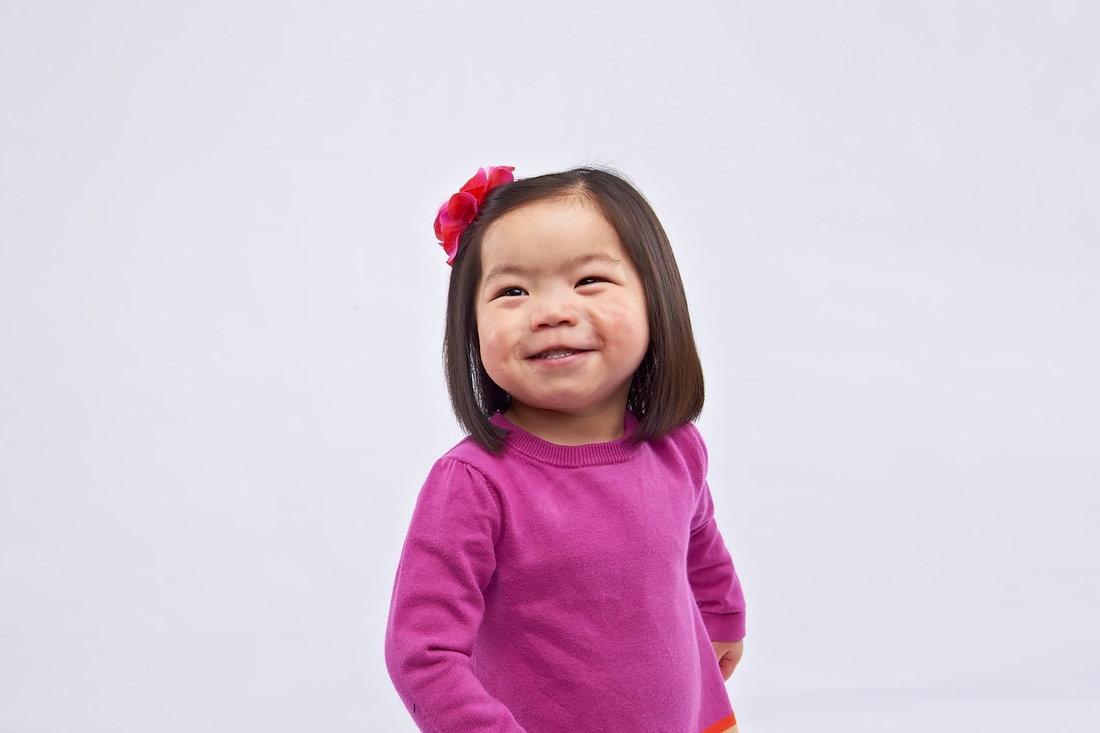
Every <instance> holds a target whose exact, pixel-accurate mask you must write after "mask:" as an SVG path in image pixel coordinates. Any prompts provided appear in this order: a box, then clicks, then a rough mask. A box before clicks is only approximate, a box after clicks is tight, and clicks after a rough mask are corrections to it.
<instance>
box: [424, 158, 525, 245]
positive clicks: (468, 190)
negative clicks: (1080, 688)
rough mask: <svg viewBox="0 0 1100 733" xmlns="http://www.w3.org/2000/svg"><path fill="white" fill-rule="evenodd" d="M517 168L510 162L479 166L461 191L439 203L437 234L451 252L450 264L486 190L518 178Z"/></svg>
mask: <svg viewBox="0 0 1100 733" xmlns="http://www.w3.org/2000/svg"><path fill="white" fill-rule="evenodd" d="M514 170H515V168H514V167H513V166H510V165H497V166H490V167H489V169H488V170H486V169H485V168H478V169H477V173H475V174H474V177H473V178H471V179H470V180H468V181H466V185H464V186H463V187H462V188H460V189H459V190H458V193H456V194H455V195H453V196H451V198H449V199H447V201H446V202H445V203H444V204H443V205H442V206H440V207H439V215H438V216H436V217H435V237H436V239H438V240H439V244H440V246H441V247H443V251H444V252H446V253H447V264H448V265H450V264H453V263H454V261H455V255H457V254H458V238H459V237H460V236H461V235H462V230H464V229H465V228H466V227H467V226H468V225H469V224H470V222H471V221H473V220H474V217H475V216H477V212H478V209H479V208H480V207H481V202H482V201H484V200H485V194H487V193H489V192H490V191H492V190H493V189H494V188H496V187H497V186H499V185H501V184H502V183H511V182H512V181H514V180H515V178H514V177H513V176H512V171H514Z"/></svg>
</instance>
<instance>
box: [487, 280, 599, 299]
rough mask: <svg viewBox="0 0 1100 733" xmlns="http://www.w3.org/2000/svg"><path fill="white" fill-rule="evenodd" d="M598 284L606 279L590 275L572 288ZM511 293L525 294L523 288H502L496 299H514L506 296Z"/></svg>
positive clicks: (512, 296) (511, 296)
mask: <svg viewBox="0 0 1100 733" xmlns="http://www.w3.org/2000/svg"><path fill="white" fill-rule="evenodd" d="M587 280H591V282H586V281H587ZM600 282H607V280H606V278H602V277H597V276H595V275H592V276H589V277H582V278H581V279H580V280H578V281H577V284H576V285H575V286H574V287H580V286H581V285H595V284H596V283H600ZM512 291H519V294H520V295H525V294H526V292H527V291H525V290H524V289H523V288H517V287H511V288H504V289H503V290H501V291H500V292H499V293H497V297H498V298H514V297H517V296H515V295H508V293H511V292H512Z"/></svg>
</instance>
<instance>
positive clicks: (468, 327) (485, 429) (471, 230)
mask: <svg viewBox="0 0 1100 733" xmlns="http://www.w3.org/2000/svg"><path fill="white" fill-rule="evenodd" d="M571 198H580V199H582V200H584V201H585V202H586V203H588V204H589V205H592V206H595V207H596V209H597V210H598V211H599V212H600V213H601V214H602V215H603V216H604V218H605V219H607V221H608V223H610V224H611V226H612V227H613V228H614V229H615V232H616V234H618V236H619V241H620V242H621V243H622V246H623V249H624V250H625V251H626V254H627V257H629V258H630V262H631V264H632V265H633V266H634V269H635V270H636V271H637V273H638V275H639V276H640V277H641V280H642V285H643V287H644V289H645V296H646V310H647V312H648V317H649V348H648V349H647V350H646V354H645V357H643V359H642V363H641V364H640V365H639V366H638V369H637V370H636V371H635V372H634V377H633V380H632V381H631V384H630V392H629V395H628V397H627V409H628V410H629V411H630V412H631V413H633V415H634V416H635V417H636V418H638V421H639V424H638V429H637V430H636V431H635V432H634V434H633V435H632V437H631V439H632V440H633V441H635V442H640V441H643V440H653V439H655V438H660V437H661V436H663V435H665V434H667V433H668V432H670V431H671V430H674V429H675V428H677V427H679V426H681V425H683V424H684V423H687V422H691V421H693V420H695V418H697V417H698V416H699V413H700V412H701V411H702V409H703V368H702V365H701V364H700V361H699V352H698V351H697V350H696V348H695V338H694V336H693V334H692V330H691V319H690V317H689V315H688V305H687V296H686V295H685V294H684V285H683V282H682V281H681V279H680V271H679V269H678V268H677V267H676V259H675V257H674V256H673V254H672V246H671V245H670V244H669V241H668V235H666V234H665V230H664V227H662V226H661V222H660V221H659V220H658V219H657V215H656V214H655V213H654V212H653V209H652V208H651V207H650V205H649V203H648V202H647V201H646V200H645V198H643V197H642V195H641V193H639V192H638V191H637V189H635V188H634V187H633V186H632V185H630V184H629V183H628V182H627V181H625V180H624V179H623V178H621V177H620V176H618V175H616V174H615V173H612V172H610V171H606V170H601V169H599V168H587V167H586V168H574V169H572V170H568V171H564V172H562V173H549V174H547V175H542V176H535V177H532V178H524V179H520V180H516V181H514V182H512V183H505V184H503V185H500V186H498V187H496V188H494V189H493V190H491V191H490V192H489V193H488V194H487V195H486V197H485V199H484V200H483V201H482V203H481V208H480V209H479V211H478V213H477V216H476V217H475V218H474V220H473V221H472V222H470V225H469V226H467V227H466V229H465V230H464V231H463V232H462V235H461V237H460V238H459V247H458V254H457V255H456V256H455V258H454V263H453V267H452V269H451V279H450V285H449V288H448V292H447V323H446V327H445V331H444V336H443V365H444V369H445V371H446V373H447V390H448V391H449V392H450V396H451V405H452V406H453V407H454V412H455V416H456V417H457V418H458V422H459V423H460V424H461V425H462V427H463V428H464V429H465V430H466V432H468V433H469V434H470V437H472V438H473V439H474V440H475V441H477V442H478V443H479V444H480V445H481V446H482V447H484V448H485V449H486V450H488V451H489V452H491V453H497V452H499V451H500V450H501V448H502V446H503V444H504V437H505V436H506V435H507V434H508V431H507V430H504V429H502V428H500V427H498V426H496V425H494V424H493V423H491V422H490V421H489V418H490V417H491V416H492V415H493V413H495V412H498V411H500V412H504V411H505V410H507V409H508V406H509V404H511V397H510V396H509V395H508V394H507V393H506V392H505V391H504V390H503V389H502V388H501V387H500V386H498V385H497V384H496V383H495V382H494V381H493V380H492V379H491V378H490V377H489V375H488V373H487V372H486V371H485V366H484V365H483V364H482V361H481V346H480V342H479V339H478V332H477V312H476V305H477V291H478V288H479V286H480V284H481V276H482V272H481V241H482V239H483V237H484V236H485V233H486V232H487V231H488V230H489V228H490V227H491V226H492V225H493V223H494V222H495V221H497V220H498V219H500V218H501V217H502V216H504V215H505V214H507V213H509V212H511V211H515V210H516V209H518V208H520V207H522V206H526V205H528V204H533V203H536V202H541V201H555V200H563V199H571Z"/></svg>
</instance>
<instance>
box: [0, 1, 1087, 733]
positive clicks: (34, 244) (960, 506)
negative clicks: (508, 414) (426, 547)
mask: <svg viewBox="0 0 1100 733" xmlns="http://www.w3.org/2000/svg"><path fill="white" fill-rule="evenodd" d="M0 105H2V114H0V731H3V732H4V733H9V732H10V733H38V732H40V731H58V732H64V733H71V732H75V731H80V732H84V731H97V732H98V731H103V732H107V731H110V732H111V733H119V732H123V731H126V732H130V731H133V732H135V733H137V732H141V733H145V732H147V731H156V732H157V733H172V732H175V731H180V732H183V731H203V732H207V731H210V732H222V731H224V732H226V733H238V732H240V731H260V732H262V733H269V732H270V733H279V732H282V731H318V730H319V731H328V732H337V731H386V732H388V731H397V732H403V731H412V730H413V729H414V728H413V725H412V722H411V718H409V716H408V714H407V713H406V712H405V710H404V708H403V706H402V704H401V702H400V701H399V699H398V698H397V696H396V694H395V692H394V691H393V688H392V685H391V683H390V681H389V678H388V676H387V674H386V670H385V666H384V663H383V659H382V637H383V630H384V626H385V620H386V613H387V606H388V603H389V595H390V590H391V584H392V582H393V574H394V570H395V568H396V563H397V558H398V553H399V552H400V548H401V542H402V540H403V536H404V531H405V529H406V526H407V523H408V519H409V516H410V514H411V511H412V507H413V502H414V500H415V497H416V493H417V491H418V489H419V487H420V484H421V482H422V481H423V479H424V477H425V475H426V473H427V470H428V468H429V466H430V465H431V463H432V462H433V461H434V460H435V459H436V458H437V457H438V456H439V455H441V454H442V453H443V452H444V451H446V450H447V449H448V448H449V447H450V446H451V445H452V444H453V443H454V442H455V441H457V440H458V439H459V437H460V433H459V432H458V431H457V428H456V427H455V423H454V420H453V418H452V417H451V415H450V412H449V407H448V403H447V400H446V392H445V389H444V384H443V379H442V373H441V368H440V365H439V354H440V348H441V346H440V341H441V335H442V319H443V305H444V297H445V290H446V280H447V276H448V269H447V266H446V264H445V257H444V255H443V252H442V250H441V249H440V248H439V247H438V246H437V244H436V243H435V238H434V236H433V235H432V230H431V224H432V219H433V217H434V215H435V210H436V207H437V206H438V204H439V203H440V201H442V200H443V199H444V198H445V197H446V196H447V195H449V194H450V193H452V192H453V191H454V190H456V189H457V187H458V186H459V185H461V184H462V182H463V181H465V180H466V178H467V177H469V176H470V175H471V174H472V173H473V172H474V170H475V169H476V168H477V167H478V166H479V165H490V164H495V165H501V164H511V165H515V166H516V168H517V174H518V175H520V176H525V175H535V174H539V173H545V172H549V171H553V170H560V169H563V168H567V167H570V166H573V165H577V164H585V163H600V164H610V165H614V166H616V167H617V168H618V169H619V170H621V171H622V172H623V173H625V174H626V175H628V176H630V177H631V178H632V179H633V180H634V181H635V182H636V183H637V184H638V186H639V187H640V188H641V190H642V191H643V192H644V193H645V194H646V195H647V196H648V197H649V198H650V200H651V201H652V202H653V204H654V206H655V208H656V209H657V211H658V213H659V215H660V216H661V217H662V219H663V221H664V223H665V225H666V227H667V228H668V230H669V232H670V234H671V236H672V239H673V244H674V247H675V248H676V251H677V253H678V257H679V263H680V267H681V269H682V271H683V274H684V278H685V281H686V285H687V289H688V296H689V300H690V303H691V306H692V310H693V316H694V323H695V327H696V332H697V338H698V341H699V345H700V349H701V352H702V354H703V358H704V366H705V370H706V375H707V378H708V397H707V406H706V409H705V412H704V415H703V418H702V420H701V422H700V427H701V429H702V431H703V433H704V435H705V436H706V438H707V440H708V443H709V445H710V450H711V456H712V471H711V486H712V489H713V491H714V494H715V499H716V502H717V505H718V515H719V521H720V524H721V526H722V528H723V531H724V533H725V536H726V539H727V544H728V545H729V547H730V549H731V551H732V553H733V555H734V558H735V560H736V562H737V565H738V569H739V572H740V574H741V577H742V580H743V583H744V586H745V590H746V595H747V598H748V603H749V609H750V610H749V636H748V639H747V642H746V655H745V659H744V662H743V664H742V667H741V668H740V669H739V670H738V672H737V673H736V675H735V676H734V678H733V679H732V680H731V682H730V683H729V688H730V693H731V697H732V699H733V701H734V705H735V708H736V710H737V711H738V716H739V718H740V719H741V722H742V725H741V728H742V730H743V731H745V733H800V732H802V731H807V732H809V731H845V732H849V733H850V732H859V731H865V732H867V733H883V732H884V731H886V732H888V733H889V732H892V731H902V732H906V731H921V732H922V733H923V732H924V731H931V730H936V731H959V732H962V731H967V732H968V733H969V732H972V731H995V730H996V731H1000V730H1036V731H1051V732H1054V733H1062V732H1075V731H1089V732H1094V731H1096V730H1098V729H1100V728H1098V726H1100V625H1098V623H1097V617H1098V615H1100V583H1098V578H1100V539H1098V529H1100V491H1098V489H1100V458H1098V449H1100V421H1098V417H1097V415H1098V414H1100V388H1098V386H1097V377H1096V375H1097V374H1100V294H1098V289H1097V285H1096V283H1097V279H1098V277H1100V213H1098V205H1097V203H1098V201H1100V173H1098V172H1100V142H1098V140H1100V135H1098V133H1097V131H1098V130H1100V6H1098V4H1097V3H1096V2H1095V1H1090V2H1086V1H1079V2H1070V1H1062V2H1059V1H1053V2H1040V1H1039V0H1033V1H1032V2H1020V1H1018V0H1017V1H1014V2H991V1H989V2H982V1H979V0H956V1H952V2H947V1H941V2H920V3H878V2H869V1H864V2H857V1H855V0H844V1H842V2H837V3H831V4H826V3H817V2H810V1H809V0H802V1H801V2H768V3H747V2H733V3H721V2H711V3H691V2H687V3H684V2H680V3H672V4H669V3H651V2H637V1H631V2H627V0H615V1H614V2H594V1H592V0H586V1H583V2H582V1H580V0H575V1H572V2H554V3H518V2H497V3H465V4H464V3H442V2H438V3H433V4H425V3H410V2H377V1H376V0H374V1H372V0H367V1H366V2H362V1H361V2H355V3H352V2H312V3H305V2H301V3H288V2H274V3H270V2H269V3H261V2H241V1H239V0H234V1H222V2H187V3H181V2H176V3H167V2H132V1H131V2H113V3H112V2H95V3H91V2H72V1H70V2H66V3H58V2H45V1H43V2H33V3H32V2H28V1H26V0H23V1H21V2H20V1H18V0H15V1H9V2H5V3H4V4H2V5H0ZM645 672H646V670H638V674H645ZM535 733H537V732H535Z"/></svg>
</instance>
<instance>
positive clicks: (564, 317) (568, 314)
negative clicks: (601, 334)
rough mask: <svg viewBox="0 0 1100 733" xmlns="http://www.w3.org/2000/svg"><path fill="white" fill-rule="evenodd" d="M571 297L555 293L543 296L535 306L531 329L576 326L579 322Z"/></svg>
mask: <svg viewBox="0 0 1100 733" xmlns="http://www.w3.org/2000/svg"><path fill="white" fill-rule="evenodd" d="M570 295H572V292H570V293H569V294H564V293H554V294H549V293H547V294H546V295H543V296H542V297H540V298H539V299H538V302H537V303H536V304H535V310H534V312H533V314H532V317H531V328H532V329H534V330H539V329H543V328H554V327H557V326H575V325H577V322H578V316H577V309H576V307H575V306H574V304H573V303H572V302H570V297H569V296H570Z"/></svg>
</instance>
